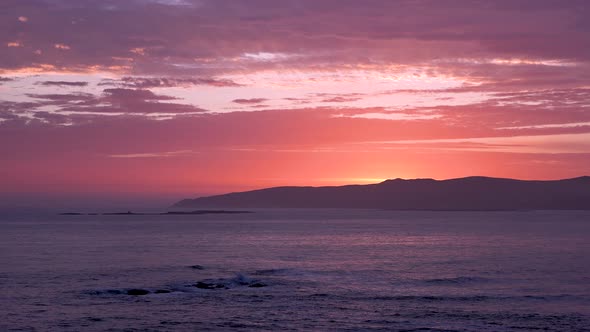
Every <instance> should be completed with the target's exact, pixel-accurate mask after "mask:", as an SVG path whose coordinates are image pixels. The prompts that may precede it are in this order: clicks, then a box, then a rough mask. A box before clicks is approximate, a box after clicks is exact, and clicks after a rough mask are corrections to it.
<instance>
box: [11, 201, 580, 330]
mask: <svg viewBox="0 0 590 332" xmlns="http://www.w3.org/2000/svg"><path fill="white" fill-rule="evenodd" d="M0 240H1V243H0V255H1V257H2V263H3V264H2V265H1V266H0V285H1V286H2V293H3V299H2V302H3V303H2V306H3V307H5V308H9V310H8V311H4V310H3V311H4V314H0V318H2V320H1V321H0V329H1V330H8V329H13V328H23V329H25V330H27V329H33V328H36V329H39V330H47V329H48V330H66V331H67V330H71V331H77V330H80V329H84V330H107V329H110V328H112V329H114V330H117V329H123V328H124V327H129V326H131V327H135V328H138V329H140V330H141V329H154V330H158V331H160V330H194V329H216V330H226V329H243V330H252V329H263V330H276V329H289V328H291V329H321V330H325V329H336V330H342V329H351V330H370V329H386V330H396V329H399V330H401V329H417V328H431V329H447V330H460V331H498V330H502V331H511V330H514V331H516V330H520V331H522V330H527V329H534V328H543V329H546V330H549V331H576V330H582V328H584V327H585V326H590V310H589V309H588V308H590V289H589V288H588V287H587V285H588V284H589V282H590V264H587V263H588V258H587V257H590V213H588V212H575V211H563V212H553V211H538V212H535V211H531V212H391V211H367V210H259V211H256V213H253V214H249V215H227V216H224V215H215V216H209V215H204V216H167V217H162V216H55V215H51V216H39V217H30V218H21V217H18V216H12V217H8V216H4V217H0ZM195 264H198V265H202V266H203V267H204V269H202V270H200V269H191V268H189V266H191V265H195ZM236 274H241V275H243V276H244V277H245V278H249V279H252V280H257V281H261V282H263V283H265V284H266V285H268V286H267V287H262V288H250V287H245V286H244V287H240V286H236V285H235V282H234V281H232V280H236V279H235V278H236ZM199 280H216V282H219V283H223V284H224V285H227V286H228V287H227V288H228V289H216V290H207V289H197V288H195V287H189V286H190V285H191V284H194V283H195V282H196V281H199ZM130 288H142V289H147V290H150V291H155V290H157V289H166V290H172V292H171V293H166V294H150V295H146V296H129V295H121V294H111V293H108V291H109V290H111V291H123V290H127V289H130Z"/></svg>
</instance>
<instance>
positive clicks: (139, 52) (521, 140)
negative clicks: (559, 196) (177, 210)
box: [0, 0, 590, 201]
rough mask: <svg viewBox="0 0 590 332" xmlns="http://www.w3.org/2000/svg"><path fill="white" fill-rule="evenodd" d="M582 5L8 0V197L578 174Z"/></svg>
mask: <svg viewBox="0 0 590 332" xmlns="http://www.w3.org/2000/svg"><path fill="white" fill-rule="evenodd" d="M589 17H590V2H589V1H586V0H581V1H576V0H570V1H562V0H556V1H545V0H531V1H520V0H506V1H475V0H474V1H455V0H449V1H442V0H432V1H427V0H416V1H390V0H382V1H379V0H356V1H352V0H297V1H295V0H281V1H278V0H248V1H237V0H234V1H227V0H194V1H189V0H186V1H184V0H142V1H140V0H124V1H123V0H120V1H109V0H100V1H98V0H97V1H89V0H71V1H68V0H2V1H1V2H0V198H2V199H7V198H10V199H12V201H18V200H23V201H25V200H27V199H31V198H33V197H35V198H38V197H45V198H51V197H54V198H55V197H60V198H64V199H67V198H68V197H95V196H96V195H99V196H100V195H102V196H109V195H110V196H112V197H123V196H135V197H140V196H141V197H148V196H149V197H167V198H170V197H174V198H178V199H180V198H184V197H192V196H195V195H201V194H214V193H222V192H227V191H238V190H247V189H254V188H261V187H269V186H279V185H315V186H319V185H339V184H350V183H360V184H363V183H374V182H380V181H382V180H384V179H388V178H398V177H399V178H424V177H429V178H436V179H446V178H453V177H463V176H470V175H485V176H497V177H512V178H521V179H558V178H567V177H575V176H581V175H590V19H588V18H589Z"/></svg>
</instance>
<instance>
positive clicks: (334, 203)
mask: <svg viewBox="0 0 590 332" xmlns="http://www.w3.org/2000/svg"><path fill="white" fill-rule="evenodd" d="M172 208H174V209H189V208H190V209H193V208H364V209H390V210H440V211H444V210H448V211H458V210H467V211H491V210H590V177H589V176H582V177H577V178H571V179H563V180H547V181H540V180H516V179H506V178H492V177H483V176H472V177H464V178H457V179H449V180H434V179H411V180H404V179H394V180H386V181H383V182H381V183H376V184H368V185H345V186H329V187H309V186H307V187H273V188H266V189H259V190H252V191H245V192H235V193H229V194H223V195H215V196H207V197H199V198H194V199H184V200H182V201H179V202H178V203H176V204H174V205H173V206H172Z"/></svg>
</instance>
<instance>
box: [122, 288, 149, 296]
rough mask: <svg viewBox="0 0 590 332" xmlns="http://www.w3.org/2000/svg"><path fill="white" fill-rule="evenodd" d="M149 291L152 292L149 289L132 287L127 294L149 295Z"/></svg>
mask: <svg viewBox="0 0 590 332" xmlns="http://www.w3.org/2000/svg"><path fill="white" fill-rule="evenodd" d="M149 293H150V291H149V290H145V289H138V288H134V289H130V290H128V291H127V295H134V296H138V295H147V294H149Z"/></svg>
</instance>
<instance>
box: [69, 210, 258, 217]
mask: <svg viewBox="0 0 590 332" xmlns="http://www.w3.org/2000/svg"><path fill="white" fill-rule="evenodd" d="M237 213H253V212H252V211H235V210H196V211H168V212H162V213H137V212H131V211H127V212H110V213H101V214H102V215H103V216H164V215H195V214H237ZM59 215H61V216H96V215H98V213H78V212H64V213H60V214H59Z"/></svg>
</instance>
